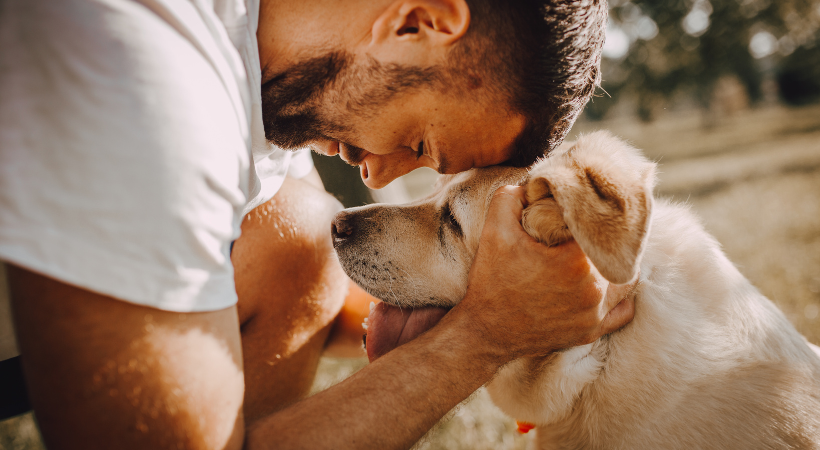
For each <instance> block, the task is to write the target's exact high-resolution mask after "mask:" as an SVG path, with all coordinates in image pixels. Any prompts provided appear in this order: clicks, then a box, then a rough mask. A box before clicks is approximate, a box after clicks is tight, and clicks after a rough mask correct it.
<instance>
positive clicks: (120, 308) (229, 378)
mask: <svg viewBox="0 0 820 450" xmlns="http://www.w3.org/2000/svg"><path fill="white" fill-rule="evenodd" d="M521 202H522V199H521V195H520V190H517V189H515V188H505V190H503V191H501V192H500V194H498V195H497V196H496V198H495V199H494V201H493V204H492V205H491V210H490V218H489V220H488V224H487V225H486V226H485V232H484V235H483V236H482V242H481V247H480V249H479V255H478V257H477V261H476V264H475V265H474V268H473V273H472V277H473V278H472V279H473V280H474V281H475V282H473V283H471V285H470V289H469V290H468V294H467V297H466V298H465V299H464V301H463V302H462V303H461V304H460V305H459V306H457V307H456V308H454V309H453V311H451V313H450V314H448V316H446V317H445V318H444V319H443V320H442V322H441V323H440V324H439V325H438V326H436V327H435V328H433V329H432V330H430V331H429V332H427V333H425V334H424V335H422V336H420V337H419V338H418V339H416V340H415V341H413V342H410V343H408V344H406V345H403V346H401V347H399V348H397V349H396V350H394V351H393V352H391V353H389V354H388V355H386V356H384V357H383V358H381V359H380V360H378V361H376V362H374V363H373V364H371V365H369V366H367V367H365V368H364V369H363V370H362V371H360V372H359V373H358V374H356V375H355V376H353V377H351V378H350V379H349V380H346V381H345V382H343V383H341V384H339V385H337V386H335V387H333V388H331V389H328V390H327V391H325V392H322V393H320V394H318V395H316V396H313V397H311V398H309V399H306V400H304V401H302V402H299V403H297V404H295V405H293V406H291V407H289V408H286V409H284V410H282V411H280V412H278V413H276V414H274V415H271V416H269V417H267V418H263V419H260V420H259V421H258V422H257V423H256V425H255V426H254V427H253V428H252V429H251V430H248V431H247V432H246V431H245V430H244V423H243V418H242V413H241V410H242V395H243V393H242V388H243V375H242V364H241V355H240V352H241V351H240V348H241V346H240V341H239V329H238V321H237V318H236V311H235V308H228V309H225V310H222V311H216V312H211V313H191V314H179V313H170V312H163V311H158V310H155V309H151V308H146V307H142V306H137V305H133V304H129V303H125V302H121V301H118V300H115V299H112V298H109V297H105V296H101V295H98V294H94V293H91V292H88V291H85V290H83V289H79V288H76V287H72V286H69V285H66V284H63V283H60V282H58V281H54V280H52V279H49V278H47V277H43V276H41V275H37V274H34V273H32V272H29V271H26V270H24V269H20V268H15V267H11V266H10V270H9V272H10V273H9V275H10V281H11V283H10V284H11V291H12V297H13V302H14V303H13V304H14V309H15V319H16V323H17V326H18V330H19V338H20V346H21V350H22V353H23V355H24V356H23V362H24V369H25V371H26V376H27V380H28V383H29V388H30V390H31V396H32V403H33V405H34V407H35V410H36V412H37V415H38V420H39V422H40V425H41V428H42V431H43V436H44V438H45V440H46V444H47V445H48V446H49V448H51V449H52V450H55V449H63V448H66V449H68V448H82V449H94V448H101V449H102V448H104V449H109V448H118V449H126V450H127V449H142V448H186V449H187V448H191V449H237V448H241V447H242V443H243V438H245V439H244V441H245V446H246V448H248V449H255V448H312V449H316V448H407V447H409V446H410V445H411V444H412V443H413V442H414V441H416V440H417V439H418V438H419V437H420V436H421V435H422V434H423V433H424V432H425V431H426V430H427V429H428V428H429V427H430V426H432V425H433V424H434V423H435V422H436V421H437V420H439V418H441V416H442V415H443V414H445V413H446V412H447V411H448V410H449V409H451V408H452V407H453V406H455V405H456V404H457V403H458V402H460V401H461V400H463V399H464V398H466V397H467V396H468V395H469V394H470V393H471V392H473V391H474V390H475V389H476V388H478V387H479V386H481V385H482V384H484V383H485V382H487V381H488V380H489V379H490V378H491V377H492V375H493V374H494V373H495V371H496V370H497V369H498V367H500V365H502V364H503V363H505V362H507V361H509V360H511V359H513V358H515V357H518V356H522V355H525V354H537V353H547V352H549V351H552V350H555V349H558V348H563V347H567V346H570V345H574V344H578V343H583V342H589V341H591V340H592V339H594V338H596V337H597V336H600V335H601V334H603V333H605V332H609V331H612V330H614V329H617V328H618V327H619V326H621V325H622V324H624V323H626V321H627V319H628V318H630V317H631V314H632V313H631V308H630V307H629V306H630V305H627V307H626V308H624V307H620V308H617V309H615V310H614V311H613V313H610V314H609V316H607V315H606V311H608V310H609V309H611V307H612V306H613V305H612V303H613V301H609V302H601V301H600V299H601V289H602V287H601V285H600V284H599V283H598V281H597V279H596V278H595V277H594V276H593V275H592V274H591V273H590V270H589V266H588V265H587V264H586V259H585V258H584V257H583V254H581V253H580V250H579V249H578V248H577V246H575V245H572V244H571V245H567V246H562V247H563V248H553V249H549V248H545V247H543V246H540V245H538V244H537V243H535V242H534V241H532V240H531V239H530V240H524V241H521V239H523V237H522V236H521V235H520V234H517V233H519V232H520V233H523V230H520V224H519V225H518V228H516V227H515V226H514V224H515V223H518V222H516V220H520V210H521V204H522V203H521ZM525 236H526V234H525ZM545 258H546V259H545ZM539 261H540V262H539ZM544 261H548V262H549V264H547V263H545V262H544ZM516 269H518V270H516ZM487 271H490V272H491V273H493V274H494V275H493V276H488V275H487V274H488V273H490V272H487ZM499 271H501V273H499ZM506 271H510V272H511V273H515V274H516V277H512V278H507V276H508V274H505V273H504V272H506ZM525 271H526V272H532V277H538V279H540V280H541V282H540V283H538V284H539V285H540V286H541V287H542V289H538V290H534V289H532V287H529V288H525V287H524V286H523V284H525V283H532V279H529V278H532V277H523V278H524V279H522V277H521V273H522V272H525ZM505 280H506V282H505ZM519 284H521V285H519ZM615 302H616V301H615ZM535 336H538V337H539V339H533V337H535Z"/></svg>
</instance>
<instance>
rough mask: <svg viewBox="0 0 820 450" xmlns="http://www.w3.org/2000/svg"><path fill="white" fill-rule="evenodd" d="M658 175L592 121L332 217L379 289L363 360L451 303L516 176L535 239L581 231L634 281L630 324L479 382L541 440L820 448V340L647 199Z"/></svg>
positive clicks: (686, 224) (667, 206) (606, 262)
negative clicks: (493, 205) (534, 158)
mask: <svg viewBox="0 0 820 450" xmlns="http://www.w3.org/2000/svg"><path fill="white" fill-rule="evenodd" d="M654 176H655V164H654V163H652V162H650V161H649V160H647V159H646V158H645V157H644V156H643V155H642V154H641V153H640V152H639V151H638V150H636V149H634V148H632V147H630V146H628V145H626V144H625V143H623V142H621V141H619V140H617V139H616V138H614V137H612V136H611V135H609V134H607V133H605V132H599V133H594V134H591V135H589V136H586V137H583V138H581V139H579V140H578V141H577V142H575V143H569V144H566V145H564V146H563V147H562V148H561V149H560V150H558V151H556V152H555V153H553V154H552V155H550V156H549V157H547V158H545V159H543V160H541V161H539V162H538V163H536V164H535V165H534V166H532V167H531V168H530V169H529V170H527V169H516V168H500V167H496V168H488V169H474V170H471V171H469V172H465V173H462V174H459V175H454V176H446V177H442V181H441V182H440V184H439V186H438V187H437V190H436V192H435V193H434V194H432V195H431V196H430V197H428V198H426V199H423V200H420V201H417V202H414V203H410V204H407V205H401V206H394V205H371V206H367V207H362V208H354V209H349V210H346V211H343V212H341V213H339V214H338V215H337V216H336V218H335V219H334V226H333V236H334V245H335V247H336V251H337V253H338V255H339V259H340V260H341V262H342V265H343V266H344V268H345V270H346V272H347V273H348V275H349V276H350V277H351V278H352V279H353V280H354V281H356V282H357V283H358V284H359V285H361V286H362V287H363V288H365V289H366V290H367V291H368V292H370V293H371V294H373V295H375V296H377V297H379V298H381V299H384V301H385V303H382V304H380V305H379V307H378V308H376V309H375V310H374V311H373V312H372V313H371V316H370V318H369V330H368V335H367V350H368V354H369V356H370V357H371V359H372V358H375V357H378V356H380V355H381V354H384V353H386V352H387V351H390V350H391V349H392V348H395V347H396V346H397V345H400V344H402V343H403V342H406V341H408V340H410V339H412V338H413V337H415V336H417V335H418V334H420V333H422V332H423V331H425V330H427V329H429V328H430V327H432V326H433V325H434V324H435V323H436V322H437V321H438V320H439V319H440V318H441V317H442V316H443V315H444V314H445V313H446V310H447V309H448V308H450V307H452V306H453V305H455V304H456V303H458V302H459V301H460V299H461V298H462V297H463V295H464V293H465V289H466V285H467V274H468V271H469V269H470V265H471V262H472V259H473V257H474V255H475V252H476V249H477V247H478V239H479V236H480V235H481V229H482V225H483V222H484V217H485V213H486V211H487V207H488V204H489V201H490V198H491V197H492V194H493V192H494V191H495V190H496V188H498V187H499V186H502V185H505V184H523V185H524V186H525V188H526V194H527V200H528V202H529V206H528V207H527V209H526V210H525V211H524V215H523V219H522V223H523V226H524V229H525V230H526V231H527V232H528V233H529V234H530V235H531V236H533V237H535V238H536V239H538V240H539V241H541V242H543V243H545V244H547V245H555V244H558V243H561V242H564V241H566V240H567V239H570V238H574V239H575V240H576V241H577V242H578V244H579V245H580V247H581V248H582V249H583V251H584V253H585V254H586V255H587V257H588V258H589V260H590V261H591V262H592V263H593V265H594V267H595V268H596V269H597V270H598V271H599V272H600V273H601V275H602V276H603V277H604V278H606V279H607V280H609V281H610V282H612V283H616V284H625V283H630V282H633V281H635V280H636V278H637V281H638V284H637V287H636V291H635V292H636V297H635V298H636V300H635V318H634V320H633V321H632V322H631V323H630V324H629V325H627V326H626V327H625V328H624V329H622V330H620V331H618V332H616V333H613V334H611V335H609V336H605V337H603V338H601V339H599V340H598V341H597V342H594V343H592V344H589V345H584V346H580V347H575V348H571V349H568V350H566V351H563V352H558V353H555V354H552V355H550V356H547V357H543V358H522V359H519V360H516V361H513V362H512V363H510V364H508V365H507V366H505V367H504V368H503V369H502V370H501V371H500V372H499V373H498V375H497V376H496V377H495V378H494V380H493V381H492V382H491V383H489V385H488V386H487V387H488V390H489V392H490V394H491V396H492V398H493V401H494V402H495V403H496V404H497V405H498V406H499V407H500V408H501V409H502V410H504V411H505V412H506V413H507V414H509V415H510V416H512V417H514V418H515V419H517V420H520V421H525V422H530V423H533V424H535V425H536V431H537V437H536V445H537V446H538V448H542V449H580V448H600V449H609V448H620V449H653V450H654V449H758V448H760V449H763V448H766V449H770V448H778V449H780V448H783V449H785V448H800V449H815V448H820V349H818V348H817V347H814V346H812V345H810V344H808V343H807V342H806V341H805V339H804V338H803V337H802V336H800V334H798V333H797V331H796V330H795V329H794V328H793V327H792V325H791V324H790V323H789V322H788V320H787V319H786V318H785V317H784V316H783V314H782V313H781V312H780V311H779V310H778V309H777V308H776V307H775V306H774V305H773V304H772V303H771V302H770V301H769V300H768V299H766V298H765V297H764V296H763V295H761V294H760V293H759V292H758V291H757V290H756V289H755V288H754V287H753V286H752V285H751V284H750V283H749V281H748V280H746V279H745V278H744V277H743V276H742V275H741V274H740V272H738V271H737V269H736V268H735V267H734V265H732V263H731V262H730V261H729V260H728V259H727V258H726V256H725V255H724V254H723V252H722V251H721V250H720V246H719V244H718V243H717V242H716V241H715V240H714V238H712V237H711V236H710V235H708V234H707V233H706V232H705V231H704V229H703V227H702V226H701V224H700V223H699V222H698V220H697V218H695V217H694V216H693V215H692V214H691V213H690V212H689V211H688V209H687V208H686V207H685V206H682V205H677V204H673V203H670V202H668V201H663V200H654V199H653V198H652V189H653V186H654V182H655V179H654ZM398 307H402V308H401V309H400V308H398Z"/></svg>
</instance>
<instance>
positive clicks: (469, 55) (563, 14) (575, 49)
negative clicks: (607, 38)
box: [448, 0, 607, 167]
mask: <svg viewBox="0 0 820 450" xmlns="http://www.w3.org/2000/svg"><path fill="white" fill-rule="evenodd" d="M467 4H468V5H469V8H470V14H471V23H470V28H469V30H468V31H467V34H466V35H465V36H464V38H462V39H461V41H459V43H458V44H457V45H456V47H454V49H453V50H452V51H451V54H450V58H449V61H448V65H449V72H450V74H451V76H452V77H453V78H455V79H456V80H457V79H458V78H461V79H462V82H461V83H458V82H457V83H455V84H456V85H459V84H460V85H462V86H469V85H470V84H471V83H475V80H481V79H482V78H489V80H488V81H489V83H486V82H485V83H482V84H484V85H485V86H487V87H488V88H489V89H490V92H491V95H493V94H494V95H493V97H495V99H497V100H499V101H504V102H505V103H507V104H508V105H509V106H511V107H512V109H513V110H514V111H515V112H518V113H521V114H522V115H523V116H524V117H525V118H526V120H527V122H526V126H525V129H524V131H523V133H522V134H521V135H520V136H519V138H518V140H517V141H516V143H515V146H516V148H515V153H514V154H513V157H512V158H511V159H510V160H509V161H508V162H507V164H509V165H514V166H518V167H525V166H529V165H530V164H532V163H533V162H535V160H536V159H537V158H538V157H540V156H543V155H545V154H546V153H548V152H549V151H551V150H553V149H555V148H556V147H557V146H559V145H560V144H561V142H563V140H564V138H565V137H566V135H567V133H568V132H569V130H570V128H571V127H572V124H573V123H574V122H575V119H577V118H578V115H579V114H580V113H581V110H582V109H583V107H584V105H585V104H586V103H587V101H589V99H590V98H591V97H592V94H593V93H594V91H595V88H596V86H598V84H599V83H600V65H601V49H602V47H603V44H604V34H605V28H606V20H607V3H606V0H550V1H543V0H542V1H532V0H467ZM465 76H466V78H465ZM456 80H453V81H456ZM488 85H489V86H488Z"/></svg>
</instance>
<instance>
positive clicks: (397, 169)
mask: <svg viewBox="0 0 820 450" xmlns="http://www.w3.org/2000/svg"><path fill="white" fill-rule="evenodd" d="M359 167H360V172H361V175H362V181H364V184H365V185H366V186H367V187H369V188H370V189H381V188H383V187H385V186H387V185H388V184H390V182H391V181H393V180H395V179H396V178H398V177H400V176H402V175H406V174H408V173H410V172H412V171H414V170H416V169H418V168H419V167H425V165H424V164H422V163H421V162H419V161H418V160H417V159H416V158H415V157H413V156H411V157H409V158H408V157H405V155H396V154H392V155H373V154H371V155H368V157H367V158H365V160H364V161H362V163H361V165H360V166H359Z"/></svg>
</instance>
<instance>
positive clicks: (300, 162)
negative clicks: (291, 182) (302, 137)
mask: <svg viewBox="0 0 820 450" xmlns="http://www.w3.org/2000/svg"><path fill="white" fill-rule="evenodd" d="M310 151H311V150H310V149H309V148H303V149H302V150H298V151H296V152H295V153H294V154H293V156H292V157H291V158H290V166H289V167H288V176H289V177H291V178H302V177H305V176H307V174H309V173H310V171H311V170H313V158H312V157H311V156H310Z"/></svg>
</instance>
